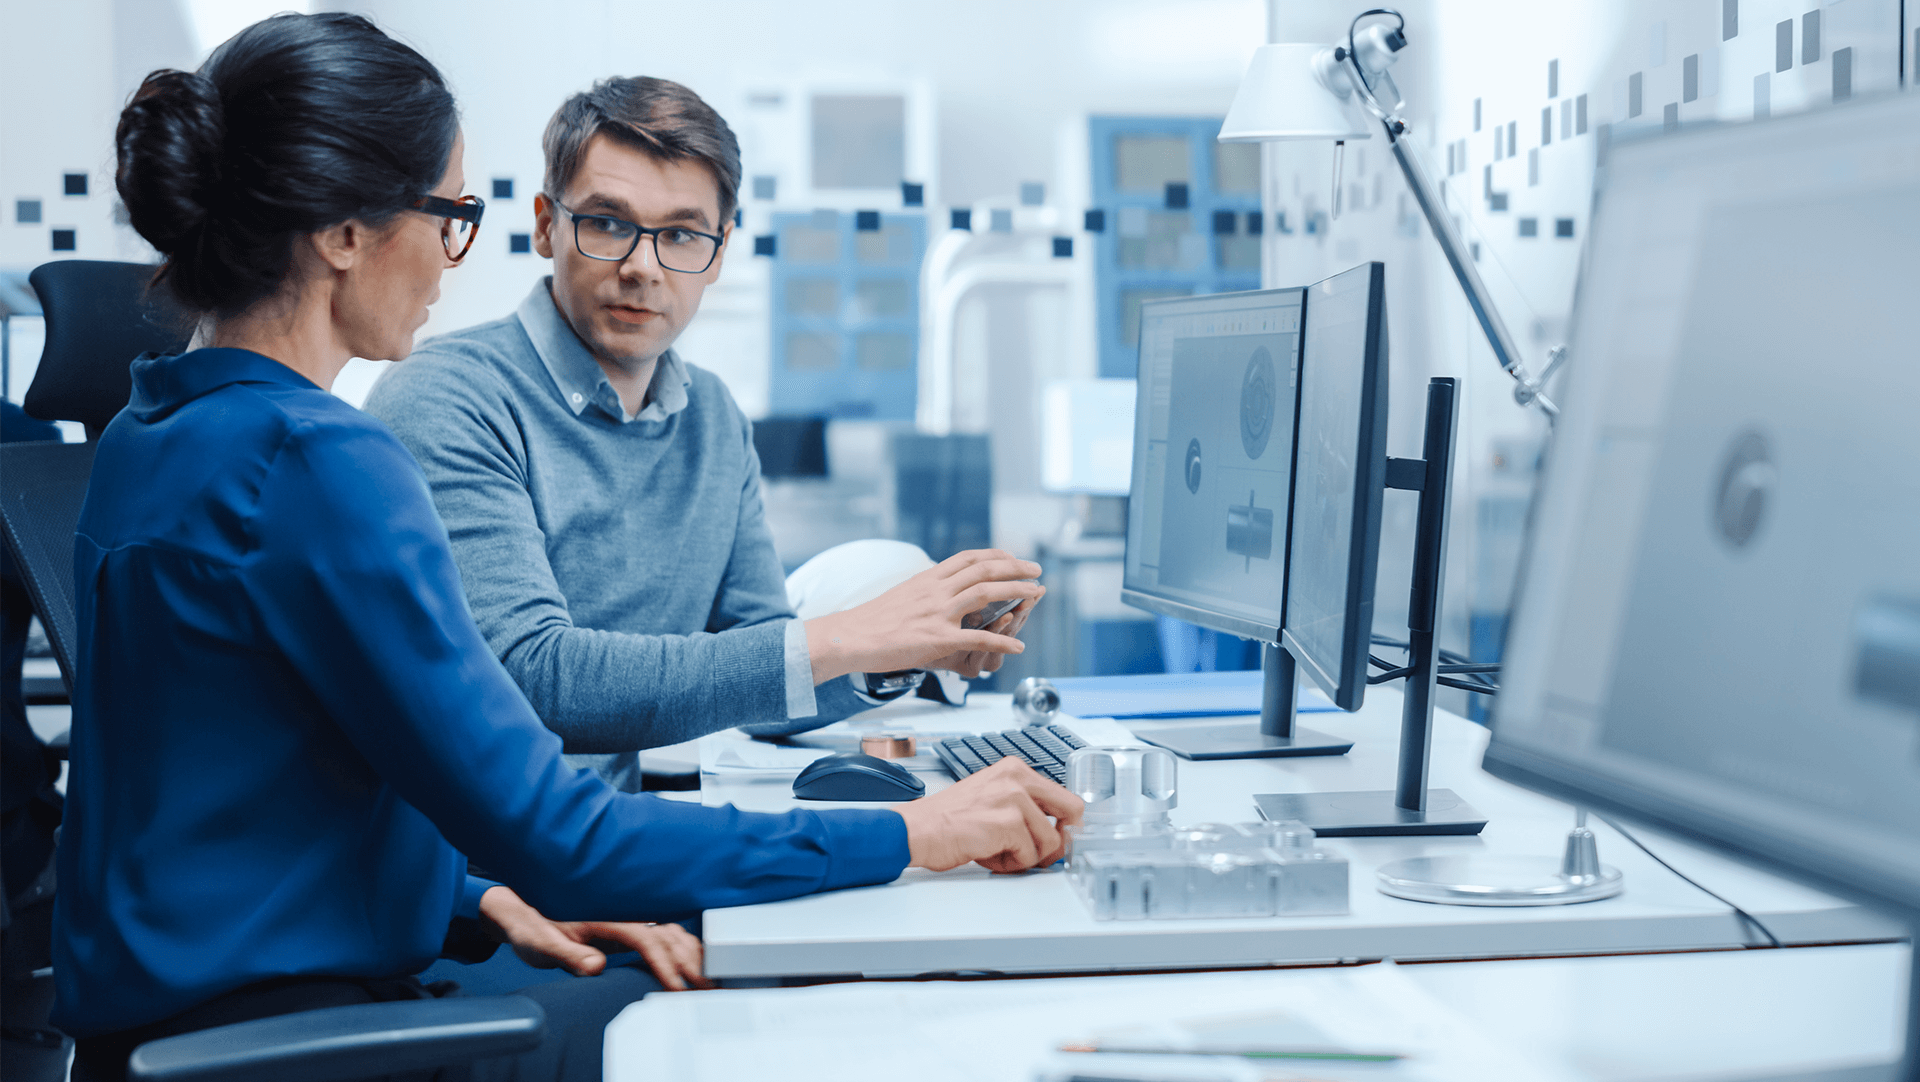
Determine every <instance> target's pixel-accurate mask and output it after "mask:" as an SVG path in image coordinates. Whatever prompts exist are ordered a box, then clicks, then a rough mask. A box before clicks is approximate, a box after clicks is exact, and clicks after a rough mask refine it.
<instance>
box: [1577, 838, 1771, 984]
mask: <svg viewBox="0 0 1920 1082" xmlns="http://www.w3.org/2000/svg"><path fill="white" fill-rule="evenodd" d="M1594 818H1595V819H1598V820H1600V821H1601V822H1602V823H1605V824H1607V825H1608V826H1610V827H1612V828H1613V829H1614V830H1617V831H1619V832H1620V836H1621V837H1622V838H1625V839H1627V840H1628V841H1630V842H1632V843H1633V844H1634V847H1635V848H1637V849H1639V850H1640V851H1641V852H1642V853H1645V854H1646V855H1648V856H1650V857H1652V858H1653V862H1654V863H1655V864H1658V865H1660V866H1661V867H1662V868H1665V869H1666V870H1668V871H1670V872H1672V873H1673V874H1675V875H1677V876H1679V877H1680V878H1681V879H1682V880H1683V881H1685V882H1686V884H1687V885H1688V886H1691V887H1693V888H1695V889H1696V890H1698V891H1700V892H1701V893H1702V894H1705V895H1706V896H1707V897H1709V898H1712V899H1713V900H1714V901H1716V902H1719V903H1720V904H1721V905H1724V906H1726V907H1727V908H1728V909H1731V910H1733V912H1734V914H1735V915H1736V916H1738V917H1739V918H1740V919H1741V920H1744V921H1746V922H1747V923H1748V924H1751V925H1753V926H1754V928H1756V929H1758V930H1759V932H1760V934H1761V935H1763V936H1766V937H1767V943H1768V945H1770V946H1774V947H1778V946H1781V943H1780V940H1779V938H1778V937H1776V936H1775V935H1774V934H1773V933H1772V932H1771V931H1769V930H1768V929H1767V926H1766V925H1765V924H1762V923H1760V918H1759V917H1756V916H1754V915H1753V914H1752V913H1749V912H1747V911H1746V910H1744V909H1742V908H1740V907H1739V906H1737V905H1734V904H1733V903H1732V902H1729V901H1727V900H1726V899H1725V898H1722V897H1721V896H1719V895H1718V894H1715V893H1714V892H1713V891H1710V890H1708V889H1707V888H1706V887H1703V886H1701V885H1700V884H1699V883H1697V882H1695V881H1694V880H1693V879H1692V878H1691V877H1690V876H1688V875H1687V873H1685V872H1683V871H1681V870H1680V869H1678V868H1676V867H1674V866H1673V865H1671V864H1668V863H1667V862H1666V861H1664V860H1661V859H1660V854H1658V853H1655V852H1654V851H1653V850H1651V849H1648V848H1647V846H1646V843H1645V842H1642V841H1641V840H1640V839H1638V838H1636V837H1634V836H1633V834H1632V833H1631V832H1629V831H1628V830H1627V828H1626V827H1623V826H1621V825H1620V824H1619V823H1616V822H1614V821H1613V820H1611V819H1609V818H1607V817H1606V816H1604V815H1601V814H1599V813H1598V812H1596V813H1594ZM1741 946H1742V947H1744V948H1746V949H1747V950H1753V949H1755V948H1756V947H1757V946H1758V944H1755V943H1743V944H1741Z"/></svg>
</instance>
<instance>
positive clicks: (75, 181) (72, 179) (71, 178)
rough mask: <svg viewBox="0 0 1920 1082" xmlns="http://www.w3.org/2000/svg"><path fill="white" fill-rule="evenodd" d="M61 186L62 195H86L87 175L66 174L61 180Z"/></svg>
mask: <svg viewBox="0 0 1920 1082" xmlns="http://www.w3.org/2000/svg"><path fill="white" fill-rule="evenodd" d="M61 184H62V185H63V190H64V194H66V195H85V194H87V175H86V174H85V173H68V174H66V175H65V176H63V177H62V178H61Z"/></svg>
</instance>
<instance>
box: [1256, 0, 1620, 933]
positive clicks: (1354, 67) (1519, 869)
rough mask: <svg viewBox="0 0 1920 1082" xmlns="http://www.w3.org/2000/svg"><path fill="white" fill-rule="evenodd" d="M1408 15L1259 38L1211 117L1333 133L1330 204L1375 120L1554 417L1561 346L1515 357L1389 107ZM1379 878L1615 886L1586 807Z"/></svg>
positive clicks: (1296, 136) (1442, 888) (1311, 134)
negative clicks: (1560, 833)
mask: <svg viewBox="0 0 1920 1082" xmlns="http://www.w3.org/2000/svg"><path fill="white" fill-rule="evenodd" d="M1376 15H1385V16H1391V17H1392V18H1393V19H1394V20H1396V22H1397V24H1398V25H1396V26H1394V27H1393V28H1391V29H1388V28H1387V27H1386V26H1385V25H1384V24H1382V23H1375V24H1373V25H1372V26H1369V27H1367V28H1366V29H1365V30H1356V28H1357V27H1358V26H1359V25H1360V23H1361V21H1362V20H1364V19H1367V18H1369V17H1372V16H1376ZM1406 25H1407V20H1406V18H1405V16H1403V15H1401V14H1400V13H1399V12H1397V11H1394V10H1393V9H1391V8H1371V9H1369V10H1367V11H1363V12H1361V13H1360V14H1359V15H1357V16H1355V17H1354V20H1353V22H1352V23H1350V24H1349V25H1348V27H1347V40H1346V42H1345V44H1335V45H1317V44H1286V45H1264V46H1261V47H1260V48H1259V49H1258V50H1256V51H1255V52H1254V54H1253V62H1252V63H1251V64H1250V65H1249V66H1248V68H1247V74H1246V77H1245V78H1244V79H1242V80H1241V83H1240V92H1239V93H1238V94H1236V95H1235V96H1234V99H1233V107H1232V108H1230V109H1228V110H1227V120H1226V123H1225V124H1223V125H1221V128H1220V141H1221V142H1223V143H1272V142H1292V141H1298V140H1309V139H1319V140H1327V139H1331V140H1333V141H1334V147H1335V159H1334V161H1335V171H1336V179H1335V183H1334V205H1335V206H1336V207H1338V205H1339V198H1340V196H1339V181H1338V169H1339V161H1340V154H1341V153H1342V151H1343V149H1344V147H1345V145H1346V141H1347V140H1349V139H1369V138H1372V136H1373V129H1375V128H1377V129H1378V130H1379V131H1380V132H1382V133H1383V134H1384V135H1385V136H1386V139H1387V145H1388V146H1389V147H1391V148H1392V150H1393V159H1394V161H1396V162H1398V163H1400V172H1401V173H1402V174H1403V175H1404V176H1405V177H1406V178H1407V187H1408V188H1410V189H1412V191H1413V197H1414V199H1415V201H1417V202H1418V203H1419V204H1420V210H1421V212H1422V213H1424V214H1425V215H1426V216H1427V224H1428V225H1429V226H1431V227H1432V229H1433V237H1434V239H1435V240H1436V241H1438V242H1439V244H1440V250H1441V251H1442V252H1443V253H1445V255H1446V257H1447V265H1448V266H1450V267H1452V268H1453V275H1454V277H1455V278H1456V279H1458V280H1459V282H1460V288H1461V289H1462V290H1463V291H1465V293H1466V295H1467V304H1468V305H1469V306H1470V307H1471V308H1472V309H1473V314H1474V318H1476V319H1478V320H1479V321H1480V329H1481V330H1482V331H1484V332H1485V333H1486V336H1487V343H1488V344H1489V345H1491V346H1492V347H1493V355H1494V357H1495V359H1497V360H1498V361H1499V362H1500V367H1502V368H1504V369H1506V371H1507V374H1508V375H1510V376H1512V377H1513V379H1514V389H1513V397H1514V400H1515V401H1516V402H1518V403H1520V404H1521V405H1522V406H1528V405H1531V406H1535V407H1538V408H1539V409H1540V411H1541V412H1543V413H1545V414H1546V415H1547V417H1548V419H1549V421H1551V420H1552V418H1554V417H1555V416H1557V415H1558V414H1559V409H1558V408H1557V407H1556V406H1555V405H1554V404H1553V401H1552V400H1551V399H1549V398H1548V397H1547V396H1546V394H1545V386H1546V382H1547V380H1548V379H1550V378H1552V376H1553V373H1554V369H1555V368H1557V367H1558V366H1559V364H1560V362H1561V361H1562V360H1563V359H1564V358H1565V356H1566V353H1565V351H1564V350H1562V349H1555V350H1553V351H1552V353H1551V354H1549V358H1548V363H1547V366H1546V368H1545V370H1543V371H1542V373H1541V374H1540V376H1539V377H1538V378H1535V377H1534V376H1533V375H1531V374H1530V373H1529V372H1528V371H1527V368H1526V365H1524V364H1522V363H1521V360H1520V350H1519V348H1518V347H1517V346H1515V345H1514V341H1513V336H1512V335H1511V334H1509V333H1508V332H1507V325H1506V323H1505V322H1504V321H1502V320H1501V318H1500V313H1499V311H1497V310H1496V309H1495V308H1494V306H1493V298H1492V297H1490V296H1488V294H1487V287H1486V285H1485V284H1484V283H1482V282H1481V281H1480V273H1479V271H1477V270H1476V269H1475V268H1474V265H1473V259H1472V258H1471V256H1470V255H1469V253H1468V251H1467V246H1466V244H1465V243H1463V242H1462V240H1461V239H1460V231H1459V230H1458V229H1457V228H1456V227H1455V226H1454V224H1453V219H1452V217H1451V216H1449V215H1448V214H1447V213H1446V209H1445V207H1444V205H1443V204H1442V201H1441V196H1440V191H1439V189H1438V188H1436V187H1435V186H1434V184H1433V182H1432V181H1431V180H1430V179H1428V177H1427V172H1426V169H1425V168H1424V167H1423V166H1422V164H1421V162H1420V159H1419V158H1418V157H1417V156H1416V151H1415V149H1414V147H1413V145H1412V143H1411V141H1410V140H1409V139H1408V138H1407V136H1408V135H1409V134H1410V128H1409V126H1408V124H1407V122H1406V120H1405V119H1404V118H1402V117H1401V116H1400V115H1399V114H1398V113H1397V112H1396V110H1399V109H1402V108H1404V107H1405V105H1406V103H1405V102H1404V101H1403V100H1402V99H1401V97H1400V89H1399V87H1397V86H1395V85H1394V82H1393V78H1392V76H1390V75H1389V74H1388V70H1387V69H1389V68H1391V67H1392V66H1393V63H1394V61H1395V60H1396V59H1398V57H1399V53H1400V51H1401V50H1402V49H1405V48H1406V47H1407V38H1406V34H1405V30H1406ZM1380 878H1381V889H1382V890H1383V891H1385V892H1386V893H1388V894H1392V895H1394V896H1396V897H1401V898H1410V899H1414V900H1418V901H1427V902H1440V903H1443V904H1452V905H1488V906H1531V905H1566V904H1568V903H1572V902H1589V901H1598V900H1600V899H1602V898H1610V897H1613V896H1614V895H1616V894H1618V893H1620V889H1621V881H1620V873H1619V872H1618V871H1616V870H1614V869H1613V868H1610V867H1607V866H1605V865H1602V864H1601V863H1600V862H1599V858H1598V855H1597V853H1596V852H1595V849H1594V837H1593V834H1592V832H1591V831H1589V830H1587V828H1586V813H1585V812H1584V811H1582V812H1580V813H1578V821H1577V823H1576V826H1575V827H1574V829H1573V831H1572V832H1571V833H1570V834H1569V835H1568V836H1567V848H1566V853H1565V854H1564V855H1563V856H1562V857H1561V858H1560V859H1558V860H1555V859H1552V858H1547V857H1539V858H1526V857H1516V858H1489V857H1474V856H1452V857H1415V858H1411V859H1408V860H1401V861H1395V862H1393V863H1392V864H1389V865H1387V866H1386V867H1383V868H1382V869H1381V870H1380Z"/></svg>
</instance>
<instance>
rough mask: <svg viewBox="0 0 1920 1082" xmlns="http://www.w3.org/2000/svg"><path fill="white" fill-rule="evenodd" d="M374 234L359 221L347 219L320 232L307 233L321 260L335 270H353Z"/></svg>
mask: <svg viewBox="0 0 1920 1082" xmlns="http://www.w3.org/2000/svg"><path fill="white" fill-rule="evenodd" d="M372 239H373V238H372V234H371V232H370V231H369V230H368V229H367V227H366V226H365V225H363V224H362V223H360V222H358V221H351V220H349V221H345V222H341V223H340V224H339V225H335V226H329V227H327V228H326V229H322V230H321V231H319V232H318V233H309V234H307V242H308V243H309V244H311V245H312V246H313V252H314V254H315V255H317V256H319V257H320V262H322V263H324V264H326V265H327V266H328V267H329V268H331V269H332V270H335V271H346V270H351V269H352V268H353V265H354V264H355V263H356V262H358V261H359V260H360V259H361V257H362V256H363V255H364V254H365V253H366V250H367V245H368V243H369V242H370V241H371V240H372Z"/></svg>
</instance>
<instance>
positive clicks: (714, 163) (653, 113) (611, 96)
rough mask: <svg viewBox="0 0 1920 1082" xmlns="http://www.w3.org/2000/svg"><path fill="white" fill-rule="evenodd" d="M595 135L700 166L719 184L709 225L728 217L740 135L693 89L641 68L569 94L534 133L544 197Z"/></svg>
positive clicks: (562, 186) (735, 200)
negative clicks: (543, 163) (543, 167)
mask: <svg viewBox="0 0 1920 1082" xmlns="http://www.w3.org/2000/svg"><path fill="white" fill-rule="evenodd" d="M600 134H605V135H606V136H607V137H608V138H611V139H616V140H618V141H620V142H622V143H625V144H626V145H628V146H630V147H633V148H634V149H635V150H638V151H640V152H641V153H643V154H647V155H649V156H650V157H653V158H655V159H658V160H660V161H669V162H675V161H697V162H700V163H701V164H703V165H705V166H706V167H707V171H708V172H710V173H712V174H713V181H714V184H715V185H716V186H718V187H719V189H720V220H719V221H718V222H715V223H714V225H715V226H716V227H724V226H726V225H727V224H728V223H729V222H730V221H731V220H732V218H733V210H734V208H735V207H736V206H738V205H739V200H740V141H739V140H738V139H735V138H734V136H733V129H732V128H729V127H727V122H726V121H724V120H722V119H720V114H719V113H716V112H714V111H713V107H712V106H710V105H708V104H707V103H706V102H704V101H701V100H700V95H698V94H695V93H694V92H693V91H691V90H688V89H687V88H686V87H684V86H681V85H680V84H679V83H676V82H673V81H672V80H670V79H655V78H651V77H649V76H644V75H642V76H639V77H637V78H626V77H621V76H615V77H614V78H611V79H602V80H601V81H599V82H597V83H595V84H593V88H592V89H591V90H586V91H582V92H581V93H578V94H575V95H574V96H573V97H571V98H568V99H567V100H566V101H565V102H563V103H562V104H561V106H560V108H559V109H558V110H557V111H555V112H554V114H553V119H552V120H549V121H548V122H547V133H546V135H544V136H543V137H541V140H540V146H541V149H542V150H544V151H545V152H546V156H547V176H546V191H547V195H548V196H549V197H551V198H555V199H558V198H559V197H560V196H562V195H565V194H566V191H567V187H568V186H569V185H571V184H572V183H573V178H574V177H575V176H576V175H577V174H578V173H579V171H580V159H581V157H582V156H583V155H585V154H586V150H587V144H588V143H590V142H592V141H593V137H594V136H596V135H600Z"/></svg>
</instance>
